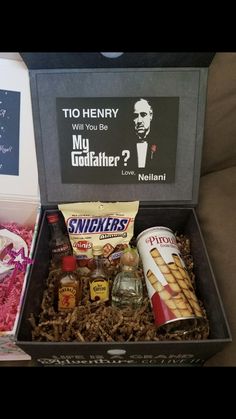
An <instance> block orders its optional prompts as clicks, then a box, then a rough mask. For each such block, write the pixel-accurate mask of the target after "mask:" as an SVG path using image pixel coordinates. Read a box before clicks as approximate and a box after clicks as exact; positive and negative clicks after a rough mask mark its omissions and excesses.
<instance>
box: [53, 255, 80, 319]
mask: <svg viewBox="0 0 236 419" xmlns="http://www.w3.org/2000/svg"><path fill="white" fill-rule="evenodd" d="M61 269H62V273H61V276H60V278H59V282H58V288H57V297H58V311H70V310H73V309H74V308H75V307H76V306H77V305H78V304H79V301H80V300H81V297H82V283H81V280H80V278H79V274H78V271H77V261H76V258H75V257H74V256H63V257H62V267H61Z"/></svg>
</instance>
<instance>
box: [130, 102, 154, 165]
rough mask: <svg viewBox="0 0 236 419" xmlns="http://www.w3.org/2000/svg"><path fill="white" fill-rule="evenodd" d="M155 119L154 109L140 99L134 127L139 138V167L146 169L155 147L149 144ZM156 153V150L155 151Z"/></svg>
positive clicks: (135, 107) (136, 103)
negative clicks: (153, 119) (152, 123)
mask: <svg viewBox="0 0 236 419" xmlns="http://www.w3.org/2000/svg"><path fill="white" fill-rule="evenodd" d="M152 118H153V109H152V107H151V105H150V104H149V102H148V101H147V100H146V99H143V98H141V99H139V100H138V101H137V102H135V104H134V117H133V120H134V127H135V132H136V135H137V137H138V141H137V143H136V149H137V158H138V167H139V168H144V167H145V166H146V160H147V158H148V159H152V158H153V154H154V153H153V151H154V148H155V147H154V145H152V144H150V143H149V142H148V137H149V134H150V130H151V122H152ZM155 151H156V150H155Z"/></svg>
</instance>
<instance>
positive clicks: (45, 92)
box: [22, 53, 214, 206]
mask: <svg viewBox="0 0 236 419" xmlns="http://www.w3.org/2000/svg"><path fill="white" fill-rule="evenodd" d="M97 54H99V53H87V54H85V55H86V56H85V55H83V54H82V55H83V56H81V54H80V53H78V54H75V53H73V54H69V53H68V54H62V53H59V54H57V53H54V54H51V53H45V54H44V53H43V54H41V53H34V54H32V53H24V54H22V56H23V58H24V59H25V61H26V62H27V64H28V65H29V68H32V70H30V80H31V94H32V103H33V117H34V127H35V137H36V149H37V160H38V170H39V182H40V191H41V201H42V203H43V204H55V203H58V202H73V201H74V202H76V201H92V200H93V201H96V200H101V201H113V200H114V201H117V200H118V201H125V200H140V201H144V202H146V203H149V204H150V203H154V204H157V203H158V205H167V204H172V205H173V204H177V205H180V204H181V205H190V206H192V205H196V204H197V199H198V186H199V177H200V165H201V148H202V140H203V128H204V110H205V95H206V87H207V67H206V66H207V65H209V64H210V62H211V60H212V58H213V55H214V54H204V53H203V54H201V53H199V54H198V53H197V54H196V53H193V54H191V53H188V54H189V55H188V54H179V55H178V53H173V54H166V55H165V54H158V53H143V54H142V56H141V55H140V54H141V53H133V54H134V55H133V61H132V53H125V54H123V61H120V63H121V62H122V63H123V64H122V66H125V63H126V64H127V65H126V67H127V68H124V67H120V66H119V65H118V64H117V63H118V61H115V60H113V61H112V64H111V61H109V60H111V59H109V58H106V57H103V58H102V59H101V60H100V58H99V59H98V56H97ZM126 54H128V55H127V56H126ZM121 57H122V56H121ZM121 57H118V58H117V59H116V60H118V59H120V60H121V59H122V58H121ZM104 59H107V60H108V61H105V62H106V63H109V64H107V65H106V66H105V64H102V63H103V62H104ZM99 60H100V61H99ZM132 62H133V66H132ZM55 63H57V66H58V67H59V68H55ZM140 63H142V64H143V67H139V65H138V64H140ZM180 63H181V65H182V66H181V67H178V65H179V64H180ZM85 64H90V68H82V67H84V66H85ZM154 64H155V65H158V66H157V67H155V66H154ZM163 64H164V65H165V67H163ZM196 64H197V65H198V67H196ZM102 65H103V68H98V67H99V66H100V67H101V66H102ZM120 65H121V64H120ZM199 65H200V67H199ZM62 66H64V68H61V67H62ZM75 66H77V68H75ZM105 67H106V68H105ZM36 68H37V69H36ZM143 106H144V107H146V109H144V110H142V107H143ZM147 109H148V110H147ZM144 116H145V117H148V118H149V123H151V131H150V132H147V130H146V127H145V122H143V120H142V121H141V122H140V120H141V119H142V118H143V117H144ZM145 130H146V131H145ZM146 132H147V133H148V134H150V133H151V134H152V137H151V136H150V137H151V142H150V141H147V138H148V137H145V133H146ZM140 136H141V137H142V138H141V139H140V138H139V137H140ZM134 138H135V140H134ZM137 143H138V145H137ZM138 149H139V152H140V154H139V160H138V161H137V160H134V158H133V156H134V155H136V154H137V150H138ZM156 159H157V160H156ZM141 160H144V163H143V162H142V161H141ZM147 162H148V163H147ZM143 164H144V165H145V164H146V166H145V168H143V167H142V165H143ZM153 164H154V165H155V166H153Z"/></svg>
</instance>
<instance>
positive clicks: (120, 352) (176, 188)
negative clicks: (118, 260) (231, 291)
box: [17, 53, 231, 366]
mask: <svg viewBox="0 0 236 419" xmlns="http://www.w3.org/2000/svg"><path fill="white" fill-rule="evenodd" d="M213 55H214V54H209V53H207V54H206V53H193V54H191V53H186V54H182V53H171V54H164V53H161V54H158V53H124V54H123V55H121V56H120V57H117V58H114V59H112V58H107V57H104V56H102V55H101V54H100V53H78V54H76V53H68V54H67V53H65V54H64V53H24V54H22V57H23V59H24V60H25V62H26V64H27V66H28V68H29V72H30V80H31V94H32V104H33V118H34V128H35V138H36V149H37V160H38V171H39V183H40V193H41V204H42V219H41V225H40V230H39V234H38V241H37V245H36V248H35V256H34V259H35V263H34V265H33V266H32V269H31V274H30V278H29V282H28V287H27V290H26V293H25V296H24V303H23V307H22V310H21V317H20V322H19V326H18V331H17V344H18V346H19V347H21V348H22V349H23V350H24V351H25V352H27V353H29V354H30V355H31V356H32V358H33V359H36V360H37V361H38V362H39V363H41V364H44V365H64V364H65V365H81V366H86V365H100V366H101V365H112V366H114V365H118V366H122V365H138V366H147V365H175V366H177V365H179V366H181V365H192V366H196V365H202V364H203V363H204V362H205V361H206V360H207V359H208V358H209V357H211V356H212V355H214V354H215V353H217V352H218V351H220V350H221V349H223V347H224V346H225V345H226V344H227V343H228V342H230V341H231V335H230V330H229V326H228V323H227V319H226V317H225V313H224V309H223V306H222V302H221V298H220V295H219V291H218V288H217V284H216V281H215V279H214V274H213V271H212V268H211V265H210V261H209V258H208V255H207V251H206V247H205V244H204V239H203V237H202V234H201V229H200V226H199V223H198V220H197V217H196V212H195V206H196V205H197V202H198V187H199V178H200V166H201V149H202V141H203V129H204V111H205V97H206V88H207V72H208V68H207V67H208V66H209V64H210V62H211V60H212V58H213ZM143 97H144V98H152V99H153V103H154V104H157V105H158V104H159V105H160V108H162V109H163V110H162V118H164V119H167V118H168V116H170V124H169V125H170V126H171V124H172V122H171V121H172V120H174V118H175V117H177V122H178V123H177V128H176V131H175V134H173V133H172V137H171V135H170V139H171V138H172V139H173V138H174V139H175V140H176V144H175V145H176V147H175V148H174V149H173V152H172V153H173V156H172V157H173V159H174V161H175V167H174V170H172V169H170V181H168V179H167V181H163V180H161V181H159V179H158V180H157V181H155V180H154V179H153V177H152V176H149V175H148V174H146V175H145V176H147V177H146V178H145V176H143V177H140V178H139V173H138V172H139V171H138V170H137V173H136V176H134V177H133V178H128V179H127V178H126V176H128V175H125V174H122V175H121V174H120V173H121V171H119V170H117V171H116V170H114V171H113V169H112V170H110V168H109V169H108V170H109V171H108V172H107V171H106V170H105V171H104V172H103V171H102V170H101V171H100V168H97V167H95V168H94V171H89V170H88V169H87V168H86V167H84V168H83V169H81V168H77V169H76V170H74V168H73V170H71V173H69V171H68V175H67V166H66V161H69V158H70V153H71V150H69V152H68V154H67V148H64V147H65V143H66V142H68V139H67V138H66V133H67V131H68V128H67V127H66V126H64V125H63V122H61V121H62V119H60V118H61V117H60V112H59V111H60V109H61V108H62V107H63V106H64V105H67V103H69V104H70V103H71V104H72V105H73V104H74V103H76V101H77V103H78V104H79V105H81V106H83V104H84V107H87V108H86V109H88V108H90V109H91V104H92V103H94V104H95V105H94V108H97V104H99V103H100V104H101V107H102V106H103V105H104V104H106V101H107V103H108V104H110V105H111V107H112V106H114V104H115V103H118V104H119V106H118V107H120V108H121V107H122V106H128V105H129V104H130V103H131V102H132V101H133V100H135V99H137V98H143ZM173 98H175V99H176V98H177V99H178V100H177V102H176V101H174V99H173ZM60 101H61V102H60ZM63 101H64V102H63ZM66 101H68V102H66ZM166 103H167V105H168V106H169V105H171V104H173V106H176V108H173V109H177V110H178V113H176V112H173V113H167V114H166V115H165V114H164V112H165V109H170V108H168V106H167V108H165V106H164V105H163V106H162V104H166ZM174 103H175V105H174ZM176 103H177V105H176ZM58 104H59V107H58ZM122 104H124V105H122ZM60 105H62V106H61V107H60ZM64 108H65V107H64ZM157 108H158V106H157ZM168 112H169V111H168ZM64 115H65V112H64ZM173 115H174V116H173ZM176 115H177V116H176ZM90 116H91V115H90ZM94 116H96V115H95V114H94ZM165 117H166V118H165ZM171 118H172V119H171ZM103 121H104V120H103ZM95 124H96V121H95V122H94V125H95ZM165 124H166V125H163V126H166V127H168V121H166V122H165ZM111 126H113V125H111ZM125 126H126V125H125ZM58 127H59V128H58ZM83 129H84V128H83ZM63 130H64V131H63ZM163 130H164V128H163ZM108 131H109V129H108ZM64 132H65V136H64ZM112 132H113V131H112V130H111V133H112ZM114 132H115V128H114ZM120 132H123V131H122V128H121V131H120ZM111 133H109V132H108V133H107V134H106V135H105V134H104V138H105V139H104V144H105V145H106V144H107V143H106V142H107V141H108V140H110V143H112V141H114V137H112V135H111ZM82 134H84V132H82ZM86 134H88V133H87V132H86ZM89 135H90V134H88V135H87V136H89ZM91 135H92V134H91ZM93 135H94V137H93V138H96V135H95V134H93ZM127 135H128V134H127ZM81 138H83V136H81ZM91 138H92V137H91ZM97 138H98V137H97ZM99 138H100V139H101V144H102V145H103V143H102V141H103V136H102V134H101V133H100V137H99ZM127 138H129V136H128V137H127ZM122 141H123V140H122ZM168 141H169V144H171V140H167V142H168ZM157 142H158V139H157ZM112 144H113V143H112ZM123 144H124V145H122V148H123V149H124V147H125V149H126V148H128V147H129V142H128V145H127V146H125V141H124V142H123ZM114 147H115V145H114ZM117 153H118V152H117ZM165 153H166V154H167V151H166V152H165ZM121 156H122V154H120V158H121ZM63 158H65V165H64V160H63ZM121 161H122V160H121V159H120V162H121ZM122 162H123V161H122ZM164 167H166V168H167V170H166V172H167V178H168V173H169V172H168V170H169V169H168V162H166V163H165V166H164ZM171 167H172V168H173V166H171ZM126 170H127V171H128V172H129V170H128V169H126V167H124V173H125V172H126ZM99 173H101V177H100V176H99ZM112 173H114V176H113V177H112ZM86 175H88V177H87V179H88V182H87V183H86ZM171 176H172V177H171ZM93 179H94V182H93ZM108 179H109V182H108V181H107V180H108ZM139 179H141V180H139ZM80 180H81V181H80ZM132 182H133V183H132ZM131 200H139V201H140V208H139V212H138V214H137V217H136V219H135V235H137V234H139V233H140V232H141V231H143V230H144V229H146V228H150V227H153V226H157V225H160V226H166V227H169V228H171V229H172V230H173V231H178V232H179V233H183V234H186V235H188V236H189V238H190V240H191V251H192V255H193V259H194V265H195V274H196V283H197V292H198V294H199V296H200V298H201V300H202V301H203V303H204V306H205V308H206V311H207V316H208V319H209V323H210V336H209V339H207V340H201V341H178V342H177V341H171V342H170V341H164V342H163V341H162V342H158V341H157V342H126V343H118V342H113V343H110V342H109V343H102V342H97V343H89V342H86V343H80V342H67V343H63V342H58V343H48V342H32V339H31V326H30V323H29V321H28V318H29V314H30V313H34V314H35V316H37V315H38V314H39V312H40V304H41V301H42V296H43V292H44V289H45V281H46V278H47V275H48V267H49V247H48V241H49V231H48V225H47V221H46V214H47V212H48V211H50V210H51V209H53V208H57V204H59V203H66V202H78V201H86V202H87V201H88V202H89V201H131Z"/></svg>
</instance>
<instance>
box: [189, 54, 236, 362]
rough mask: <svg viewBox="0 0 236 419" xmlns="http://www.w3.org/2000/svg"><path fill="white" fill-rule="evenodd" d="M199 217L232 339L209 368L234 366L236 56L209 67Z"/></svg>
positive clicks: (217, 60) (220, 58)
mask: <svg viewBox="0 0 236 419" xmlns="http://www.w3.org/2000/svg"><path fill="white" fill-rule="evenodd" d="M197 213H198V217H199V220H200V224H201V228H202V232H203V235H204V238H205V242H206V246H207V250H208V254H209V256H210V260H211V263H212V267H213V270H214V273H215V277H216V281H217V284H218V288H219V291H220V294H221V298H222V301H223V305H224V308H225V312H226V316H227V319H228V322H229V326H230V329H231V333H232V338H233V342H232V343H230V344H228V345H227V346H226V348H225V349H224V350H223V351H222V352H220V353H218V354H217V355H215V356H214V357H213V358H211V359H209V360H208V361H207V362H206V364H205V366H236V341H235V339H236V53H217V54H216V55H215V57H214V59H213V61H212V63H211V65H210V68H209V78H208V93H207V105H206V120H205V133H204V144H203V156H202V170H201V181H200V191H199V205H198V207H197Z"/></svg>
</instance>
